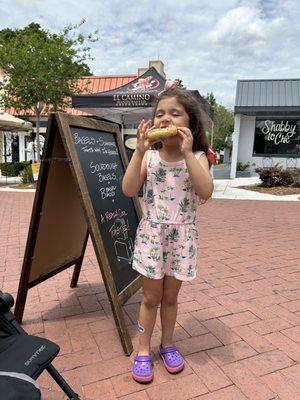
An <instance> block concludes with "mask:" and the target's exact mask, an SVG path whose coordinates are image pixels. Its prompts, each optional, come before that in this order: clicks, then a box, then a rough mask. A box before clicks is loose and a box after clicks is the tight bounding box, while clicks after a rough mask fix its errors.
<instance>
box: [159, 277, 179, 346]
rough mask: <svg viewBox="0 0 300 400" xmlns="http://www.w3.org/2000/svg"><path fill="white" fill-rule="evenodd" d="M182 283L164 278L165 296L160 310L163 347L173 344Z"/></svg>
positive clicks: (174, 279)
mask: <svg viewBox="0 0 300 400" xmlns="http://www.w3.org/2000/svg"><path fill="white" fill-rule="evenodd" d="M181 284H182V281H179V280H178V279H176V278H174V277H173V276H167V275H166V276H165V277H164V286H163V296H162V301H161V308H160V318H161V330H162V336H161V344H162V346H163V347H167V346H171V345H172V342H173V332H174V328H175V323H176V317H177V310H178V293H179V289H180V287H181Z"/></svg>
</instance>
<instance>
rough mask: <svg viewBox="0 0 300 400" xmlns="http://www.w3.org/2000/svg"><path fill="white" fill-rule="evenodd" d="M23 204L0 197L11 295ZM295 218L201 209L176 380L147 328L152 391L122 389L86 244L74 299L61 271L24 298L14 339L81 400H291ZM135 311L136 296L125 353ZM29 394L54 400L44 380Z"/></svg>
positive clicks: (129, 308) (244, 205)
mask: <svg viewBox="0 0 300 400" xmlns="http://www.w3.org/2000/svg"><path fill="white" fill-rule="evenodd" d="M32 202H33V194H32V193H11V192H0V219H1V234H0V253H1V257H0V282H1V287H2V290H4V291H8V292H11V293H12V294H14V295H16V291H17V287H18V282H19V273H20V268H21V264H22V258H23V253H24V247H25V243H26V237H27V230H28V224H29V219H30V214H31V207H32ZM299 216H300V209H299V205H298V204H297V203H294V202H271V201H233V200H211V201H210V202H208V204H206V205H204V206H202V207H200V219H201V229H200V232H201V234H200V236H201V255H200V257H199V265H200V273H199V277H198V278H197V279H196V280H194V281H193V282H192V283H188V284H185V285H184V286H183V288H182V291H181V293H180V299H179V300H180V304H179V313H178V319H177V326H176V331H175V341H176V344H177V346H178V348H179V349H180V350H181V351H182V353H183V354H184V355H185V359H186V368H185V370H184V371H183V372H182V373H181V374H179V375H176V376H171V375H169V374H168V373H167V372H166V371H165V370H164V367H163V365H162V362H161V361H160V359H159V357H158V354H157V345H158V344H159V333H160V324H159V321H157V324H156V327H155V332H154V336H153V349H154V357H155V358H154V360H155V361H154V362H155V378H154V381H153V383H152V384H150V385H140V384H138V383H135V382H133V381H132V379H131V376H130V369H131V362H132V356H131V357H126V356H124V355H123V351H122V348H121V345H120V342H119V339H118V336H117V334H116V330H115V325H114V320H113V317H112V313H111V310H110V306H109V303H108V300H107V296H106V293H105V289H104V286H103V283H102V280H101V276H100V272H99V268H98V266H97V262H96V258H95V255H94V252H93V249H92V246H91V244H90V243H89V245H88V249H87V253H86V256H85V259H84V268H83V271H82V273H81V276H80V280H79V281H80V284H79V286H78V288H76V289H70V288H69V281H70V276H71V273H72V268H70V269H69V270H67V271H64V272H63V273H60V274H59V275H57V276H56V277H54V278H52V279H49V280H48V281H46V282H44V283H43V284H40V285H39V286H38V287H35V288H33V289H31V290H30V291H29V297H28V300H27V304H26V308H25V316H24V327H25V328H26V329H27V331H28V332H30V333H33V334H37V335H40V336H45V337H47V338H49V339H52V340H53V341H55V342H57V343H58V344H59V345H60V347H61V352H60V356H59V357H57V358H56V359H55V361H54V365H55V366H56V367H57V368H58V370H59V371H61V372H62V374H63V376H64V377H65V378H66V379H67V380H68V382H70V384H71V385H72V386H73V387H74V388H75V389H76V390H77V391H78V393H79V394H80V396H81V397H82V399H85V400H92V399H99V400H100V399H105V400H110V399H122V400H125V399H126V400H142V399H148V400H149V399H151V400H156V399H157V400H158V399H170V400H171V399H172V400H177V399H178V400H185V399H200V400H229V399H230V400H244V399H251V400H270V399H277V400H278V399H280V400H292V399H294V400H296V399H300V379H299V377H300V363H299V362H300V343H299V342H300V327H299V324H300V268H299V264H300V263H299V259H300V254H299V250H298V248H299V237H300V224H299ZM54 251H55V249H54ZM139 300H140V293H137V294H136V295H135V296H133V297H132V298H131V299H130V300H129V302H128V304H127V305H126V306H125V308H124V309H125V313H126V319H127V322H128V326H129V330H130V333H131V336H132V338H133V342H134V344H136V341H137V327H136V321H137V314H138V309H139ZM39 383H40V384H41V386H42V392H43V399H45V400H50V399H52V400H54V399H55V400H61V399H63V398H64V396H63V394H62V392H61V390H60V389H59V388H58V386H57V385H56V383H54V382H53V380H52V379H51V378H50V377H49V376H48V374H47V373H44V374H42V376H41V377H40V379H39Z"/></svg>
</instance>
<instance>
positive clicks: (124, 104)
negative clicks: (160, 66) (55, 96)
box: [72, 67, 166, 124]
mask: <svg viewBox="0 0 300 400" xmlns="http://www.w3.org/2000/svg"><path fill="white" fill-rule="evenodd" d="M165 82H166V79H165V78H164V77H163V76H162V75H160V74H159V73H158V72H157V70H156V69H155V68H154V67H151V68H149V69H148V70H147V71H146V72H145V73H144V74H143V75H141V76H140V77H138V78H136V79H134V80H133V81H132V82H129V83H127V84H126V85H123V86H121V87H119V88H117V89H113V90H108V91H106V92H101V93H94V94H78V95H74V96H73V97H72V106H73V107H74V108H76V109H79V110H81V111H84V112H87V113H89V114H92V115H95V116H97V117H101V118H105V119H108V120H110V121H113V122H117V123H119V124H130V123H134V122H136V121H139V120H141V119H142V118H143V117H145V118H150V116H151V107H152V106H153V104H154V102H155V98H156V96H157V94H158V93H159V92H161V91H162V90H163V89H164V86H165Z"/></svg>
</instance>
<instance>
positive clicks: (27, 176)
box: [21, 164, 34, 184]
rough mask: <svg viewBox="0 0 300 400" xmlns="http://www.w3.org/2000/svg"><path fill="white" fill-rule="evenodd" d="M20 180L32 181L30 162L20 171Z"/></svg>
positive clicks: (23, 181)
mask: <svg viewBox="0 0 300 400" xmlns="http://www.w3.org/2000/svg"><path fill="white" fill-rule="evenodd" d="M21 182H22V183H24V184H26V183H33V182H34V179H33V173H32V169H31V165H30V164H28V165H27V166H26V167H25V168H24V169H23V171H22V172H21Z"/></svg>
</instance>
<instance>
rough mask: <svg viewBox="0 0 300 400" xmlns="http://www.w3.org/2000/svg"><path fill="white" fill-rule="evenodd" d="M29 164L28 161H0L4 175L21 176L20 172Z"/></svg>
mask: <svg viewBox="0 0 300 400" xmlns="http://www.w3.org/2000/svg"><path fill="white" fill-rule="evenodd" d="M27 165H29V163H28V162H27V161H22V162H9V163H8V162H6V163H0V169H1V173H2V175H3V176H7V177H12V176H19V174H20V172H21V171H23V170H24V168H25V167H26V166H27Z"/></svg>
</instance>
